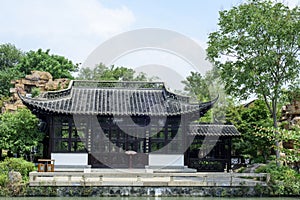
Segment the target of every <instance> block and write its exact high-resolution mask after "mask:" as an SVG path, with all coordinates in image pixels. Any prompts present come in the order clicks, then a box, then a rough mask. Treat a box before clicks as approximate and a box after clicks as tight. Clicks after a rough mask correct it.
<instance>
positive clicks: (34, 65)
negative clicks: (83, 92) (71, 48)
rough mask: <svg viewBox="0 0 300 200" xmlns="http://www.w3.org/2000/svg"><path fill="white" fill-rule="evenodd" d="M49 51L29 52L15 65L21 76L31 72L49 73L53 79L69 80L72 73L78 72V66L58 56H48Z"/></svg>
mask: <svg viewBox="0 0 300 200" xmlns="http://www.w3.org/2000/svg"><path fill="white" fill-rule="evenodd" d="M49 52H50V50H49V49H48V50H46V51H43V50H42V49H38V50H37V51H29V52H27V53H26V54H25V56H24V57H23V58H22V59H21V61H20V63H19V64H18V65H17V69H18V70H19V71H20V72H22V73H23V76H25V75H26V74H30V72H31V71H33V70H39V71H46V72H49V73H50V74H51V75H52V76H53V78H54V79H56V78H70V79H72V78H73V76H72V74H71V73H72V72H76V71H77V70H78V65H77V64H73V62H72V61H71V60H68V59H67V58H65V57H63V56H59V55H53V54H52V55H50V53H49Z"/></svg>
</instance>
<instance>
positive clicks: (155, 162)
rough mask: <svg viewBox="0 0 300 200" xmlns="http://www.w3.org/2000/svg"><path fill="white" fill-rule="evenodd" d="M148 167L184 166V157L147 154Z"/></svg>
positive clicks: (179, 155) (181, 155)
mask: <svg viewBox="0 0 300 200" xmlns="http://www.w3.org/2000/svg"><path fill="white" fill-rule="evenodd" d="M149 166H163V167H167V166H184V155H183V154H171V155H169V154H149Z"/></svg>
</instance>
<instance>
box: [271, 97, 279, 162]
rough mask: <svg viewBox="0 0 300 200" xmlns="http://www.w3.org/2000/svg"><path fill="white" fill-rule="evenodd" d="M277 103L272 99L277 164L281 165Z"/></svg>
mask: <svg viewBox="0 0 300 200" xmlns="http://www.w3.org/2000/svg"><path fill="white" fill-rule="evenodd" d="M276 108H277V103H276V101H272V109H273V110H272V117H273V126H274V128H275V137H276V139H275V146H276V149H275V153H276V164H277V165H278V166H280V162H279V159H280V149H279V148H280V142H279V141H278V139H277V136H278V134H279V132H278V122H277V112H276V111H277V109H276Z"/></svg>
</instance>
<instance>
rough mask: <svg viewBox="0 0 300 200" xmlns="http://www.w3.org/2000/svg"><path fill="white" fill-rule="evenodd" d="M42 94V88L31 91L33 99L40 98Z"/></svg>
mask: <svg viewBox="0 0 300 200" xmlns="http://www.w3.org/2000/svg"><path fill="white" fill-rule="evenodd" d="M40 93H41V90H40V88H36V87H35V88H32V90H31V95H32V97H37V96H39V95H40Z"/></svg>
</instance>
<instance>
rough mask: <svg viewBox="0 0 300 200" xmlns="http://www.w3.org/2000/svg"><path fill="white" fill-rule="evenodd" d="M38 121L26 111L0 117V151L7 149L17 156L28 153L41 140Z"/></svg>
mask: <svg viewBox="0 0 300 200" xmlns="http://www.w3.org/2000/svg"><path fill="white" fill-rule="evenodd" d="M38 123H39V120H38V119H37V118H36V116H35V115H33V114H32V113H31V112H30V110H28V109H25V108H24V109H19V110H17V111H16V112H14V113H11V112H5V113H3V114H2V115H0V149H7V150H10V151H11V152H13V153H16V154H17V155H24V154H27V153H29V152H30V149H31V147H32V146H36V145H37V144H38V142H39V141H41V139H42V134H41V132H40V131H39V130H38Z"/></svg>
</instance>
